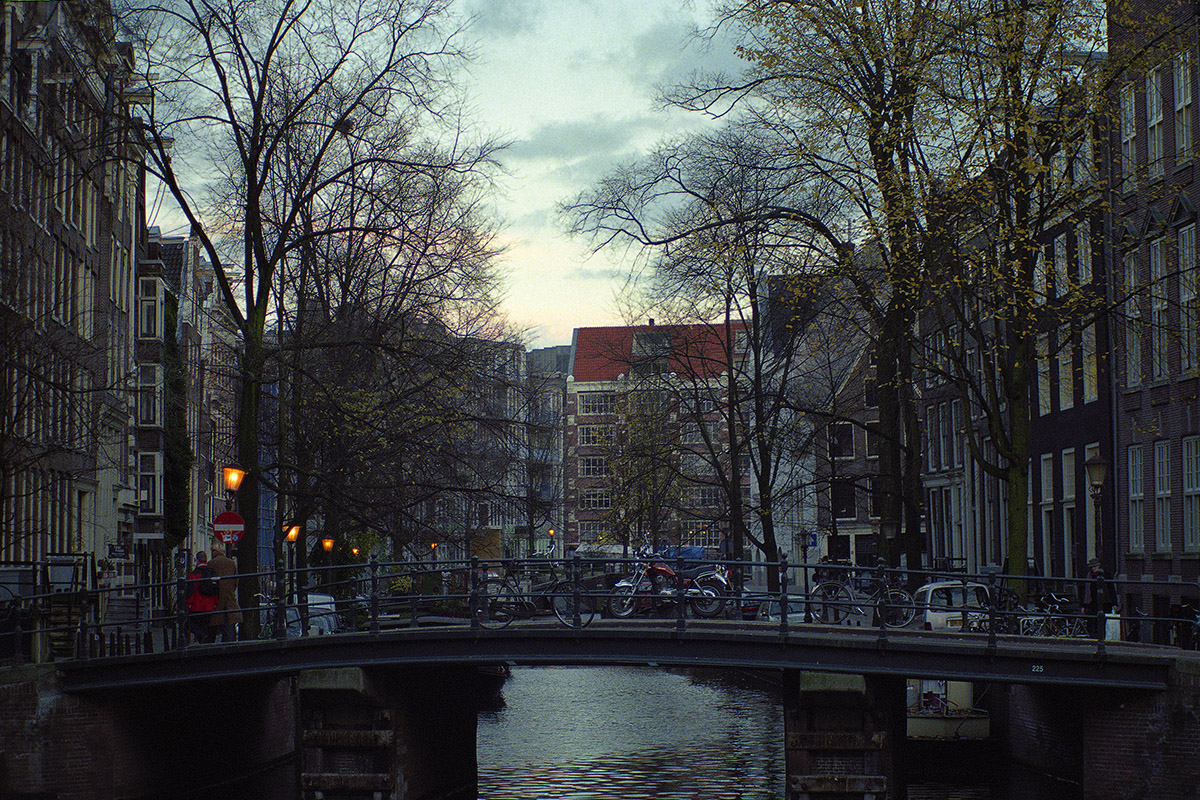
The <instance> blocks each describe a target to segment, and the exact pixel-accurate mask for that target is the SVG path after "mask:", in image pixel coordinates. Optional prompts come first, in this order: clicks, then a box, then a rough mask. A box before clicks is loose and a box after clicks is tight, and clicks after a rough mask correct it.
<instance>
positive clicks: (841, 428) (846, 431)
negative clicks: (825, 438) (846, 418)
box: [829, 422, 854, 458]
mask: <svg viewBox="0 0 1200 800" xmlns="http://www.w3.org/2000/svg"><path fill="white" fill-rule="evenodd" d="M829 456H830V458H854V423H852V422H831V423H830V424H829Z"/></svg>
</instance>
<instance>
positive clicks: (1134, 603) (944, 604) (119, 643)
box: [0, 553, 1200, 661]
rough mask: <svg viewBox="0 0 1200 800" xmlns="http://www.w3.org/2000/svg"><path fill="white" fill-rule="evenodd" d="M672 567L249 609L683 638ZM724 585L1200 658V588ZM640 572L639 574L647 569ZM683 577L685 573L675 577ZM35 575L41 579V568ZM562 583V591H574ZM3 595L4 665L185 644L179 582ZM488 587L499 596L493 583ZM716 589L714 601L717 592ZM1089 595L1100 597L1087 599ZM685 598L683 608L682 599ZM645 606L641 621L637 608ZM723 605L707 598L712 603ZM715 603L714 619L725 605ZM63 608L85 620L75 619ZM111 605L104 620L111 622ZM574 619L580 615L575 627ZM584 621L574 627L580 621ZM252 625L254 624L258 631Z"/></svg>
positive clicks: (314, 579) (797, 574)
mask: <svg viewBox="0 0 1200 800" xmlns="http://www.w3.org/2000/svg"><path fill="white" fill-rule="evenodd" d="M650 561H652V562H653V563H655V564H662V565H664V566H665V567H666V569H658V568H655V569H654V570H652V572H654V573H655V574H656V575H657V576H658V577H659V580H657V582H656V581H654V580H651V578H652V577H653V576H652V575H650V574H649V573H647V570H646V567H647V564H648V563H650V562H648V560H647V559H646V558H645V557H642V558H629V559H624V558H614V557H608V556H605V557H602V558H582V557H573V558H570V559H561V558H559V559H547V558H527V559H480V558H473V559H463V560H456V561H447V560H441V561H437V562H433V561H426V562H413V561H396V562H388V561H382V560H379V559H375V558H372V559H369V560H368V561H367V562H365V563H361V564H355V565H318V566H310V567H305V568H303V569H299V568H293V569H285V568H276V569H272V570H268V571H264V572H261V573H258V574H257V575H254V576H248V575H241V576H239V577H240V578H242V579H245V578H249V577H253V578H254V579H255V581H254V582H253V583H254V585H256V586H259V587H260V588H261V589H262V591H261V593H260V594H258V595H257V597H256V598H255V602H253V603H250V604H247V605H246V607H243V608H241V609H240V611H241V612H242V613H243V614H245V615H255V616H256V617H257V619H258V621H259V622H260V623H262V624H261V625H260V626H259V629H260V630H261V634H260V635H261V636H263V637H266V638H292V637H306V636H318V635H330V634H344V633H361V632H367V633H372V634H376V633H381V632H386V631H388V630H396V629H401V628H411V627H417V626H426V625H465V626H470V627H472V628H474V629H476V630H482V629H484V628H486V627H488V625H487V624H486V623H487V622H488V620H487V619H486V618H482V617H481V615H482V614H484V613H486V608H487V602H486V599H485V597H484V594H485V593H486V592H487V591H490V590H492V589H494V587H495V585H496V582H497V581H508V584H507V585H509V586H511V587H512V591H513V593H514V596H516V597H518V598H519V599H520V601H521V603H522V605H521V608H522V613H521V614H520V615H519V621H521V622H524V621H529V622H534V623H540V622H542V621H543V620H546V619H553V615H552V614H551V613H550V604H551V603H552V602H553V601H554V598H555V597H556V596H557V597H564V596H569V597H570V598H571V601H572V603H574V604H577V605H579V606H580V607H583V608H585V609H587V610H588V611H589V613H588V614H587V615H586V616H587V618H588V619H589V620H590V619H591V613H590V612H594V613H595V615H596V617H597V618H600V619H603V618H605V617H608V616H611V614H612V612H613V611H614V610H615V609H617V608H618V607H619V608H620V609H621V614H622V616H628V617H630V618H631V619H643V618H657V619H660V620H661V619H669V620H673V621H674V623H675V626H676V628H677V629H678V630H679V631H686V629H687V627H688V626H689V625H692V624H695V623H696V621H697V617H698V615H697V613H696V608H695V605H694V604H693V603H692V602H690V596H689V595H688V593H687V584H686V582H687V581H688V580H689V578H686V577H684V576H686V575H687V574H688V573H687V572H686V570H687V569H688V568H689V567H695V568H712V567H714V566H715V565H716V562H712V561H706V560H693V559H685V558H684V555H683V553H673V554H671V555H669V556H665V557H664V556H659V557H655V558H654V559H651V560H650ZM723 566H724V567H725V568H726V569H727V573H726V574H727V576H728V584H727V586H728V588H727V589H722V590H720V591H719V592H716V594H719V595H720V596H721V599H723V601H724V602H723V603H722V604H721V607H720V609H719V611H718V612H717V613H716V616H718V617H720V618H722V619H725V620H727V621H731V620H732V621H737V622H739V623H741V624H750V625H772V626H776V627H777V628H778V630H779V633H780V635H782V636H787V635H789V633H790V632H791V631H792V630H793V629H800V628H804V629H806V630H810V631H811V630H812V629H813V628H812V627H810V626H819V625H825V626H833V625H843V626H846V625H849V626H859V627H870V628H874V629H876V630H877V631H878V635H879V637H880V639H881V641H882V642H886V639H887V637H888V635H889V632H891V631H894V630H896V629H898V628H904V629H908V630H915V631H924V632H925V634H927V635H941V634H944V633H952V634H958V635H974V636H982V637H986V638H987V640H988V641H989V642H991V643H993V644H994V643H995V642H996V641H997V640H998V637H1000V636H1018V637H1031V636H1040V637H1054V638H1061V639H1079V640H1088V641H1090V642H1091V643H1092V645H1093V646H1094V647H1095V648H1096V649H1097V651H1099V652H1103V650H1104V648H1105V646H1106V643H1108V642H1112V641H1115V640H1124V641H1146V642H1153V643H1156V644H1170V645H1175V646H1179V647H1187V648H1196V647H1197V646H1198V645H1200V635H1198V634H1200V631H1198V629H1197V622H1198V619H1197V616H1196V612H1195V609H1196V608H1197V607H1200V585H1197V584H1194V583H1193V584H1184V583H1181V582H1179V581H1153V580H1137V581H1133V580H1124V579H1109V580H1108V581H1107V582H1106V583H1104V584H1098V583H1096V582H1095V581H1094V580H1086V579H1082V578H1072V579H1068V578H1041V577H1037V576H1033V577H1030V576H1017V575H1007V574H1003V573H1000V572H998V571H995V570H993V571H988V572H984V573H978V574H971V573H966V572H961V571H944V570H943V571H938V570H898V569H892V568H886V567H882V566H880V567H862V566H857V565H849V564H839V563H831V562H816V563H789V562H788V561H787V560H786V559H782V560H780V561H778V562H763V561H726V562H724V563H723ZM639 570H640V572H639ZM672 573H673V574H672ZM31 574H32V573H31ZM564 582H565V583H564ZM21 585H22V586H23V587H24V588H22V590H21V591H20V592H19V593H12V592H10V593H9V595H11V596H9V595H6V596H4V597H0V659H8V660H14V659H15V660H18V661H19V660H34V661H41V660H50V659H67V658H102V657H105V656H111V655H123V654H129V653H139V652H150V651H164V650H171V649H178V648H183V647H186V646H189V645H190V644H192V643H193V639H194V637H193V636H191V635H190V633H189V624H188V623H189V616H188V613H187V610H186V607H185V606H186V604H185V602H184V600H185V598H186V596H187V593H188V591H189V589H190V587H189V586H188V585H187V583H186V581H185V580H184V579H183V578H179V579H176V580H174V581H168V582H163V583H158V584H152V585H146V586H137V587H130V586H121V587H111V588H108V587H99V588H98V587H94V586H72V587H71V588H70V589H69V590H68V591H64V590H63V587H61V586H56V587H53V590H50V587H47V586H44V585H41V584H37V583H36V582H35V583H33V584H30V585H29V586H26V585H25V584H21ZM489 587H490V588H489ZM714 591H715V590H714ZM1089 592H1091V593H1092V594H1093V595H1094V596H1096V597H1097V598H1098V600H1099V602H1097V603H1094V604H1090V603H1088V602H1087V601H1088V599H1089ZM130 596H133V597H143V598H148V597H166V598H169V599H171V600H173V602H166V603H164V604H163V605H162V607H160V608H152V607H148V606H145V607H139V608H138V609H137V610H136V613H134V614H132V615H125V616H121V615H116V614H113V613H111V610H112V609H113V608H115V607H117V606H118V601H119V600H120V599H121V598H122V597H124V598H128V597H130ZM680 597H683V598H684V602H682V603H681V602H675V601H676V600H677V599H678V598H680ZM631 598H633V599H635V600H636V601H637V602H636V603H635V605H634V609H633V611H632V612H631V611H630V609H629V604H628V601H629V600H630V599H631ZM711 599H712V598H708V600H711ZM708 600H706V601H705V602H706V608H707V613H706V616H712V609H713V604H712V603H709V602H708ZM64 606H69V607H70V608H72V609H74V610H73V612H71V613H63V611H62V609H63V607H64ZM101 609H107V610H108V613H101ZM569 621H570V619H569V618H568V622H569ZM582 622H583V620H582V619H581V618H580V617H579V616H576V617H575V624H577V625H579V624H582ZM250 627H251V626H246V628H245V629H246V630H248V629H250Z"/></svg>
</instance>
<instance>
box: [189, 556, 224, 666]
mask: <svg viewBox="0 0 1200 800" xmlns="http://www.w3.org/2000/svg"><path fill="white" fill-rule="evenodd" d="M216 575H217V573H216V572H215V571H214V570H213V568H212V567H210V566H209V565H208V558H207V557H206V556H205V554H204V551H203V550H201V551H200V552H199V553H196V566H194V567H192V571H191V572H189V573H188V576H187V593H186V594H185V596H184V600H183V605H184V608H186V609H187V626H188V633H189V634H190V635H191V636H192V638H194V639H195V640H196V642H197V643H198V644H206V643H208V642H211V641H212V640H213V636H214V635H215V634H216V632H217V629H216V628H213V627H211V626H210V625H209V624H208V623H209V620H210V619H211V617H212V612H213V609H215V608H216V607H217V600H218V594H205V593H204V592H202V591H201V590H200V588H201V583H202V582H203V581H205V580H206V579H215V578H216ZM218 593H219V590H218Z"/></svg>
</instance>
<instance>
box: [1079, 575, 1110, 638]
mask: <svg viewBox="0 0 1200 800" xmlns="http://www.w3.org/2000/svg"><path fill="white" fill-rule="evenodd" d="M1082 605H1083V614H1084V616H1085V617H1086V618H1087V625H1088V633H1089V634H1091V635H1092V636H1096V635H1097V634H1098V632H1099V631H1098V629H1097V625H1096V615H1097V614H1100V613H1104V614H1107V613H1108V612H1109V611H1112V610H1113V609H1114V608H1116V605H1117V591H1116V589H1114V588H1113V585H1112V581H1110V580H1109V579H1108V576H1107V575H1106V574H1105V573H1104V567H1103V566H1101V564H1100V559H1098V558H1093V559H1092V560H1091V561H1089V562H1088V563H1087V572H1085V573H1084V576H1083V604H1082Z"/></svg>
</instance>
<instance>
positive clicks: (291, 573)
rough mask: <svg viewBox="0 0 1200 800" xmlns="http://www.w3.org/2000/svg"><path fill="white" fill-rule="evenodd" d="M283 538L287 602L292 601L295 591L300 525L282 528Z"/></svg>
mask: <svg viewBox="0 0 1200 800" xmlns="http://www.w3.org/2000/svg"><path fill="white" fill-rule="evenodd" d="M283 538H284V540H285V541H286V542H287V543H288V552H287V564H288V586H287V596H288V602H289V603H290V602H292V597H293V596H294V595H295V593H296V541H297V540H298V539H299V538H300V526H299V525H289V526H287V527H286V528H284V529H283Z"/></svg>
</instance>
